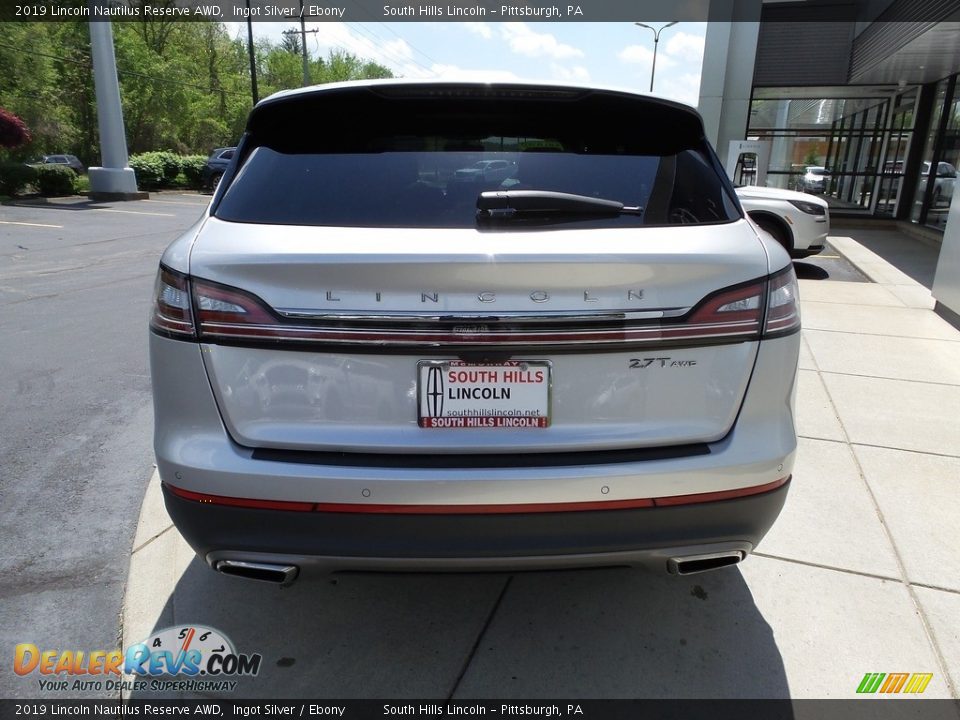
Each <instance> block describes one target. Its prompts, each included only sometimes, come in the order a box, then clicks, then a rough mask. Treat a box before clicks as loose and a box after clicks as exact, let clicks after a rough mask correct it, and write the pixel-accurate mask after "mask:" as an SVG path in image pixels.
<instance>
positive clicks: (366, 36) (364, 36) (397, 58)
mask: <svg viewBox="0 0 960 720" xmlns="http://www.w3.org/2000/svg"><path fill="white" fill-rule="evenodd" d="M344 25H346V26H347V27H349V28H351V29H352V30H354V31H355V32H357V33H360V34H358V35H357V36H356V37H357V39H358V40H362V41H363V42H365V43H366V44H367V45H369V46H370V47H371V48H372V49H373V51H374V52H375V53H379V54H380V55H381V56H383V57H385V58H387V59H389V60H391V61H392V62H395V63H397V64H398V65H400V66H401V67H402V66H403V65H405V64H407V63H409V62H412V63H414V64H415V65H419V66H420V67H421V68H423V69H424V70H426V71H427V72H433V70H432V69H431V68H428V67H427V66H426V65H424V64H423V63H422V62H420V61H419V60H417V59H416V58H413V57H403V56H402V55H399V54H398V53H396V52H395V51H392V50H391V51H388V50H387V49H386V47H382V48H381V47H377V45H375V44H374V42H373V41H372V40H371V39H370V35H371V34H372V36H373V38H374V40H376V41H377V42H380V43H383V44H384V45H385V43H384V41H383V38H381V37H380V36H379V35H377V34H376V33H372V32H371V31H369V30H367V29H366V28H363V27H356V25H357V23H349V22H348V23H344ZM401 39H402V38H401ZM404 42H406V41H404Z"/></svg>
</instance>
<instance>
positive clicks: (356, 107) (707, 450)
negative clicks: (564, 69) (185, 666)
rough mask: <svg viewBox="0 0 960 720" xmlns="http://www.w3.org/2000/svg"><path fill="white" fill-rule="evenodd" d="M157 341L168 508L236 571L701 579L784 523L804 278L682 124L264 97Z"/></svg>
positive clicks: (641, 114)
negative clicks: (536, 572)
mask: <svg viewBox="0 0 960 720" xmlns="http://www.w3.org/2000/svg"><path fill="white" fill-rule="evenodd" d="M150 327H151V333H150V356H151V368H152V375H153V388H154V402H155V408H156V410H155V412H156V429H155V433H156V435H155V446H156V454H157V464H158V467H159V471H160V476H161V479H162V481H163V491H164V496H165V499H166V503H167V507H168V509H169V512H170V515H171V517H172V518H173V520H174V522H175V524H176V526H177V527H178V528H179V530H180V532H181V533H182V534H183V536H184V537H185V538H186V539H187V541H188V542H189V543H190V544H191V545H192V546H193V548H194V549H195V550H196V551H197V553H198V554H199V556H200V557H201V558H203V559H204V560H205V561H206V562H207V563H208V564H209V565H210V566H211V567H213V568H215V569H218V570H220V571H221V572H225V573H229V574H235V575H243V576H246V577H251V578H259V579H263V580H272V581H276V582H289V581H291V580H292V579H293V578H295V577H296V576H297V575H298V574H303V573H307V572H308V571H311V570H314V571H322V572H329V571H336V570H344V569H349V570H364V569H367V570H412V569H416V570H493V569H527V568H531V569H532V568H549V567H578V566H595V565H644V564H646V565H651V566H654V567H658V568H661V569H663V570H665V571H669V572H674V573H680V574H684V573H688V572H696V571H699V570H707V569H713V568H717V567H722V566H725V565H731V564H734V563H736V562H739V561H740V560H741V559H743V558H744V557H745V556H746V555H747V554H748V553H749V552H750V551H751V550H752V549H753V548H754V547H755V546H756V545H757V543H758V542H759V541H760V539H761V538H762V537H763V535H764V534H765V533H766V531H767V530H768V528H769V527H770V525H771V524H772V523H773V521H774V519H775V518H776V516H777V514H778V513H779V512H780V508H781V507H782V505H783V502H784V499H785V497H786V493H787V489H788V485H789V481H790V473H791V469H792V466H793V459H794V453H795V450H796V432H795V428H794V421H793V396H794V386H795V379H796V372H797V356H798V351H799V342H800V341H799V328H800V318H799V310H798V298H797V283H796V278H795V276H794V273H793V269H792V267H791V264H790V260H789V258H788V256H787V254H786V252H785V251H784V250H783V249H782V248H781V247H780V246H779V245H778V244H777V243H775V242H773V241H772V240H771V239H770V238H769V237H767V236H766V235H765V234H763V233H758V232H757V230H756V228H755V227H754V226H753V225H752V224H751V223H750V222H749V221H748V220H746V219H745V218H744V216H743V212H742V210H741V208H740V205H739V203H738V201H737V197H736V195H735V193H734V189H733V187H732V186H731V184H730V182H729V181H728V180H727V178H726V177H725V176H724V174H723V170H722V168H721V166H720V164H719V163H718V161H717V158H716V156H715V154H714V152H713V150H712V149H711V147H710V145H709V143H708V142H707V141H706V140H705V138H704V129H703V124H702V121H701V119H700V117H699V115H698V114H697V113H696V111H694V110H693V109H691V108H689V107H686V106H684V105H681V104H678V103H675V102H671V101H668V100H663V99H659V98H656V97H653V96H646V95H638V94H632V93H628V92H623V91H614V90H604V89H598V88H582V87H570V86H552V85H542V84H524V83H510V84H480V83H443V82H412V81H373V82H361V83H344V84H336V85H328V86H323V87H316V88H307V89H304V90H297V91H290V92H283V93H279V94H277V95H274V96H272V97H270V98H267V99H266V100H264V101H262V102H261V103H259V104H258V105H257V106H256V108H255V109H254V110H253V111H252V113H251V114H250V118H249V121H248V124H247V128H246V132H245V134H244V135H243V137H242V139H241V141H240V143H239V145H238V148H237V151H236V154H235V156H234V158H233V159H232V161H231V164H230V166H229V168H228V169H227V170H226V172H225V174H224V176H223V179H222V181H221V182H220V184H219V186H218V188H217V190H216V193H215V195H214V197H213V199H212V201H211V204H210V208H209V210H208V212H207V213H206V214H205V215H204V217H203V218H201V219H200V221H199V222H198V223H197V224H196V225H195V226H194V227H193V228H192V229H191V230H190V231H189V232H187V233H186V234H185V235H183V237H181V238H180V239H178V240H176V241H175V242H174V243H173V244H172V245H170V247H169V248H168V249H167V250H166V252H165V253H164V255H163V258H162V260H161V262H160V269H159V274H158V276H157V282H156V292H155V298H154V310H153V314H152V319H151V323H150Z"/></svg>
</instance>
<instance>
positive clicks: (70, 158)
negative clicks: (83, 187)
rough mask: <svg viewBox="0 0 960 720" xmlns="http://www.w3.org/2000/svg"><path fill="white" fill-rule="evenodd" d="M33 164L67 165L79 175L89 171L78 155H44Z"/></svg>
mask: <svg viewBox="0 0 960 720" xmlns="http://www.w3.org/2000/svg"><path fill="white" fill-rule="evenodd" d="M32 164H33V165H34V166H36V165H66V166H67V167H69V168H70V169H71V170H73V171H74V172H75V173H77V174H78V175H80V174H82V173H85V172H86V171H87V168H86V167H84V165H83V163H82V162H80V159H79V158H78V157H77V156H76V155H44V156H43V157H42V158H40V159H39V160H38V161H37V162H35V163H32Z"/></svg>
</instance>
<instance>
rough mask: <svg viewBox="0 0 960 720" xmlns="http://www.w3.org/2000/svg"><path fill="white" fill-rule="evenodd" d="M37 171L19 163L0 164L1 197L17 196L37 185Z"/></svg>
mask: <svg viewBox="0 0 960 720" xmlns="http://www.w3.org/2000/svg"><path fill="white" fill-rule="evenodd" d="M36 180H37V171H36V170H35V169H34V168H32V167H30V166H29V165H24V164H23V163H17V162H0V195H17V194H18V193H21V192H23V191H24V190H25V189H26V187H27V185H31V184H33V183H35V182H36Z"/></svg>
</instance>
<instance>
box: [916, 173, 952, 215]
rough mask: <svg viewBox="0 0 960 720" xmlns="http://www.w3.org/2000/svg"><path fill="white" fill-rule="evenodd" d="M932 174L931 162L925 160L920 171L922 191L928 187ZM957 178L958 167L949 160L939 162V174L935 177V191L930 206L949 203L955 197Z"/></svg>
mask: <svg viewBox="0 0 960 720" xmlns="http://www.w3.org/2000/svg"><path fill="white" fill-rule="evenodd" d="M929 176H930V163H929V162H924V163H923V164H922V165H921V171H920V192H924V191H925V190H926V188H927V178H928V177H929ZM956 179H957V169H956V168H955V167H954V166H953V165H951V164H950V163H948V162H938V163H937V174H936V176H935V177H934V178H933V193H932V194H931V197H930V206H931V207H938V206H941V205H949V204H950V201H951V200H952V199H953V184H954V183H955V182H956Z"/></svg>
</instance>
